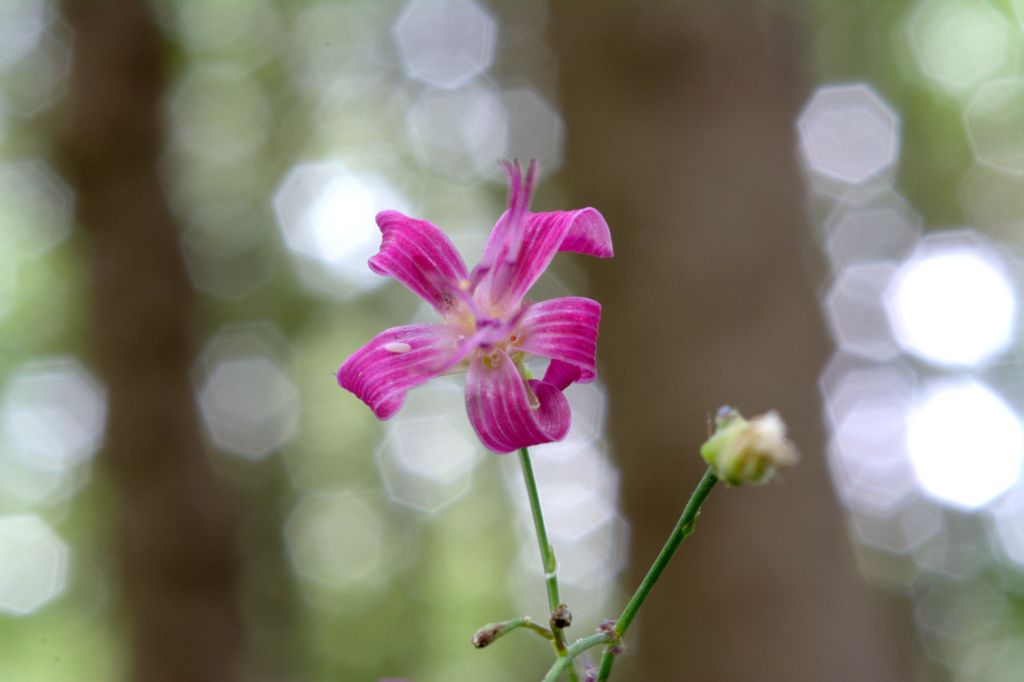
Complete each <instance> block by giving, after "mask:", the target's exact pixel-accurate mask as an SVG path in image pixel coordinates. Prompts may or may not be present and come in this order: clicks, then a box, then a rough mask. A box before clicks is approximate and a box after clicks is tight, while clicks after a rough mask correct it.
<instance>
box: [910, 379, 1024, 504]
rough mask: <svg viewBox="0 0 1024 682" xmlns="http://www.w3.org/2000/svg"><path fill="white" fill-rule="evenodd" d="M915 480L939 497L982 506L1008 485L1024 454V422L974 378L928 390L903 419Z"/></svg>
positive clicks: (1014, 478) (940, 499)
mask: <svg viewBox="0 0 1024 682" xmlns="http://www.w3.org/2000/svg"><path fill="white" fill-rule="evenodd" d="M907 451H908V453H909V455H910V461H911V463H912V464H913V466H914V473H915V475H916V477H917V481H918V483H919V484H920V485H921V487H922V488H923V489H924V491H925V492H926V493H927V494H928V495H930V496H932V497H934V498H936V499H937V500H939V501H940V502H943V503H946V504H949V505H952V506H954V507H959V508H962V509H976V508H978V507H982V506H984V505H986V504H988V503H989V502H991V501H992V500H993V499H995V498H996V497H998V496H999V495H1000V494H1002V493H1003V492H1005V491H1006V490H1007V489H1009V488H1010V487H1011V486H1012V485H1013V484H1014V482H1015V481H1016V480H1017V477H1018V475H1019V474H1020V469H1021V462H1022V458H1024V428H1022V426H1021V423H1020V420H1019V418H1018V417H1017V415H1016V414H1014V413H1013V411H1012V410H1010V408H1009V407H1008V406H1007V405H1006V403H1005V402H1003V400H1002V399H1001V398H999V397H998V396H997V395H996V394H994V393H993V392H992V391H991V390H989V389H988V388H987V387H986V386H984V385H982V384H980V383H977V382H975V381H971V380H968V381H962V382H957V383H950V384H944V385H941V386H938V387H935V388H934V389H933V390H932V391H930V392H928V393H927V394H926V396H925V397H924V398H923V399H922V400H921V402H920V403H919V404H918V405H917V406H916V407H915V408H914V409H913V410H911V412H910V414H909V417H908V420H907Z"/></svg>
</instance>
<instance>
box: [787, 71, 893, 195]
mask: <svg viewBox="0 0 1024 682" xmlns="http://www.w3.org/2000/svg"><path fill="white" fill-rule="evenodd" d="M797 129H798V132H799V145H800V151H801V153H802V156H803V160H804V163H805V164H806V165H807V168H808V169H809V170H810V171H811V173H812V174H814V175H816V176H822V177H824V178H826V179H828V180H832V181H837V182H839V183H843V184H845V185H853V186H855V185H863V184H865V183H867V182H868V181H871V180H874V179H876V178H878V177H879V176H881V175H882V174H883V173H884V172H885V171H887V170H888V169H890V168H892V166H893V164H894V163H895V162H896V159H897V157H898V156H899V139H900V138H899V117H898V116H897V115H896V113H895V112H894V111H893V110H892V108H891V107H890V106H889V105H888V104H886V103H885V102H884V101H883V100H882V98H881V97H880V96H879V95H878V94H877V93H876V92H875V91H874V89H872V88H871V87H870V86H868V85H866V84H863V83H853V84H846V85H829V86H823V87H820V88H818V89H817V90H816V91H815V93H814V95H813V96H812V97H811V99H810V101H809V102H808V103H807V105H806V106H805V107H804V110H803V112H802V113H801V114H800V117H799V119H798V120H797Z"/></svg>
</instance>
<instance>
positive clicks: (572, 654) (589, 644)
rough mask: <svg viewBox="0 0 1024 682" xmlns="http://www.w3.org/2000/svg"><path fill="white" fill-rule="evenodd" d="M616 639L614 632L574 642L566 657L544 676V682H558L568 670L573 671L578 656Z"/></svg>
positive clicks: (556, 662) (559, 660)
mask: <svg viewBox="0 0 1024 682" xmlns="http://www.w3.org/2000/svg"><path fill="white" fill-rule="evenodd" d="M615 639H616V637H615V633H614V632H599V633H597V634H596V635H590V636H589V637H584V638H583V639H578V640H576V641H575V642H573V644H572V646H570V647H569V648H568V649H567V650H566V655H565V656H564V657H562V658H559V659H558V660H557V661H555V663H554V664H553V665H552V666H551V668H550V669H549V670H548V674H547V675H545V676H544V680H543V682H556V680H557V679H558V678H559V677H561V676H562V673H564V672H566V670H570V671H571V670H572V669H573V668H572V662H573V660H574V659H575V658H576V657H577V656H579V655H580V654H582V653H583V652H584V651H586V650H587V649H593V648H594V647H596V646H601V645H602V644H607V643H608V642H611V641H613V640H615Z"/></svg>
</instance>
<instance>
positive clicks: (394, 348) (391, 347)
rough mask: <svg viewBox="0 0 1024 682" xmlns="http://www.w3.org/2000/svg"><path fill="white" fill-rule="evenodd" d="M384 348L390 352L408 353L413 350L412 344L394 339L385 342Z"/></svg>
mask: <svg viewBox="0 0 1024 682" xmlns="http://www.w3.org/2000/svg"><path fill="white" fill-rule="evenodd" d="M384 350H386V351H387V352H389V353H408V352H409V351H411V350H412V346H410V345H409V344H407V343H405V342H404V341H392V342H391V343H385V344H384Z"/></svg>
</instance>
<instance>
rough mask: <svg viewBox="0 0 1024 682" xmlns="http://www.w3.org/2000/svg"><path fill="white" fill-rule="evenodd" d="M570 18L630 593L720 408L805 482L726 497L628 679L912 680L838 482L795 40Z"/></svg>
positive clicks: (788, 32) (757, 18)
mask: <svg viewBox="0 0 1024 682" xmlns="http://www.w3.org/2000/svg"><path fill="white" fill-rule="evenodd" d="M553 13H554V17H553V25H552V27H551V39H552V43H553V45H554V48H555V50H556V52H557V54H558V58H559V62H560V74H559V82H560V84H561V88H562V92H561V95H562V108H563V111H564V113H565V116H566V119H567V131H568V149H567V170H568V178H569V180H570V181H571V183H572V185H573V189H574V190H576V191H577V194H578V198H579V199H580V200H581V201H582V202H584V203H587V204H592V205H594V206H597V207H598V208H600V209H601V210H602V211H603V212H604V214H605V216H606V217H607V218H608V222H609V223H610V225H611V227H612V234H613V237H614V240H615V251H616V254H615V255H616V257H615V259H614V260H612V261H610V262H602V263H596V264H593V265H590V264H588V267H590V268H591V274H592V282H593V285H594V286H593V288H594V293H595V294H596V297H597V298H599V299H600V300H601V302H602V303H603V304H604V314H603V319H602V324H601V342H600V353H599V355H600V358H601V362H602V367H603V376H604V377H605V379H606V381H607V382H608V385H609V388H610V407H611V410H610V414H611V423H610V428H611V432H612V437H613V439H614V441H615V444H616V451H617V452H618V455H619V457H618V458H619V464H620V466H621V467H622V476H623V488H624V490H623V493H624V505H625V513H626V515H627V518H629V519H630V520H631V522H632V523H633V530H634V532H633V548H632V555H631V563H630V570H629V572H628V575H627V576H626V580H627V587H628V588H629V589H632V588H633V586H635V585H636V584H637V583H638V581H639V579H640V577H641V576H642V575H643V573H644V572H645V571H646V569H647V567H648V565H649V564H650V561H651V560H652V559H653V558H654V556H655V555H656V554H657V551H658V549H659V548H660V546H661V544H662V542H663V541H664V539H665V537H666V536H667V534H668V531H669V530H670V528H671V526H672V524H673V523H674V522H675V520H676V518H677V517H678V515H679V512H680V511H681V509H682V506H683V503H684V501H685V500H686V498H687V497H688V495H689V493H690V491H691V489H692V488H693V486H694V485H695V484H696V482H697V480H698V479H699V477H700V475H701V471H702V470H703V468H704V467H703V463H702V461H701V460H700V458H699V456H698V454H697V446H698V445H699V443H700V442H701V441H702V440H703V439H704V437H705V433H706V429H707V424H708V419H709V415H711V414H713V413H714V410H715V409H716V408H717V407H718V406H719V405H721V404H723V403H728V404H732V405H734V406H736V407H738V408H740V409H741V411H743V412H744V413H747V414H748V415H752V414H756V413H760V412H763V411H765V410H767V409H771V408H777V409H779V410H780V411H781V413H782V414H783V416H784V417H785V419H786V420H787V421H788V423H789V424H790V426H791V429H792V436H793V438H794V440H795V441H796V442H797V443H798V445H799V446H800V448H801V450H802V452H803V460H804V461H803V462H802V463H801V464H800V466H799V467H797V468H796V469H795V470H793V471H792V472H789V473H787V474H786V476H785V480H784V481H783V482H782V483H780V484H775V485H769V486H766V487H763V488H757V489H749V490H748V489H738V490H736V489H727V488H724V487H721V488H720V489H718V490H715V491H714V492H713V493H712V495H711V498H710V500H709V502H708V504H707V505H706V506H705V509H704V512H705V513H704V516H703V517H702V518H701V521H700V522H699V523H698V532H697V533H696V534H695V535H694V536H693V537H691V538H690V540H689V541H688V542H687V543H686V545H685V546H684V547H683V549H682V551H681V552H680V554H679V556H678V558H677V560H676V562H675V563H674V564H673V565H672V566H671V567H670V568H669V570H668V571H667V572H666V574H665V576H664V578H663V579H662V582H661V583H659V585H658V587H657V588H656V589H655V591H654V593H653V595H652V598H651V600H650V601H648V603H647V605H646V606H645V607H644V610H643V611H642V612H641V616H640V618H641V621H640V622H639V626H640V627H638V628H637V631H636V632H633V633H631V636H629V637H627V645H628V648H627V652H628V655H626V656H624V657H623V658H624V660H622V661H620V662H619V666H618V668H621V670H618V671H617V672H618V674H617V675H615V677H616V678H617V677H622V678H623V679H635V680H665V681H668V680H681V679H688V680H701V681H702V682H716V681H722V682H726V681H728V682H740V681H750V682H753V681H755V680H757V681H760V680H764V681H769V680H770V681H776V680H777V681H785V682H801V681H806V682H824V681H828V682H844V681H850V682H854V681H856V682H861V681H862V680H878V681H882V680H893V681H901V682H904V681H907V680H911V679H914V676H915V673H914V666H915V651H916V645H915V639H914V634H913V629H912V624H911V621H910V618H909V609H907V608H906V607H905V605H903V604H902V603H900V602H899V601H898V600H895V599H893V598H891V597H887V596H885V595H881V594H879V593H878V592H877V591H875V590H873V589H871V588H869V587H867V586H866V585H865V584H864V583H863V582H862V580H861V579H860V578H859V576H858V574H857V571H856V569H855V563H854V560H853V557H852V555H851V552H850V550H849V546H848V540H847V533H846V530H845V528H844V525H843V523H842V517H841V513H840V510H839V508H838V506H837V503H836V501H835V499H834V497H833V494H832V489H831V486H830V482H829V478H828V474H827V470H826V465H825V460H824V436H823V432H822V424H821V413H822V410H821V407H820V405H819V398H818V393H817V386H816V378H817V373H818V371H819V370H820V368H821V366H822V365H823V363H824V362H825V360H826V359H827V356H828V352H829V344H828V341H827V339H826V336H825V333H824V328H823V324H822V322H821V320H820V319H819V314H818V307H817V301H816V299H815V295H814V292H813V290H812V284H811V282H810V281H809V279H810V278H809V276H808V274H807V272H806V267H805V265H806V263H805V260H806V258H807V256H808V254H806V253H803V252H804V251H805V250H807V249H813V248H814V247H813V246H811V244H812V242H811V240H810V239H809V238H808V236H809V232H808V228H807V226H806V225H805V224H804V219H803V216H802V210H801V202H802V194H803V190H802V188H801V183H800V178H799V174H798V171H797V164H796V161H795V158H794V148H795V141H794V119H795V117H796V114H797V113H798V111H799V108H800V106H801V105H802V102H803V100H804V98H805V97H806V95H807V92H806V90H805V86H804V74H803V73H802V70H801V69H802V67H801V57H802V55H801V54H799V49H798V48H799V46H800V43H801V39H802V36H801V35H800V32H799V30H798V27H797V26H796V25H794V24H793V23H792V21H791V17H787V16H785V15H784V14H783V13H781V12H779V11H778V10H775V11H771V12H768V11H765V10H764V8H762V7H761V6H760V5H758V4H757V3H754V2H721V1H717V0H716V1H711V0H698V1H692V2H680V3H673V2H652V3H644V4H642V5H637V4H635V3H633V4H624V3H615V2H603V3H573V2H555V3H554V6H553ZM812 257H813V255H812ZM570 606H571V605H570ZM609 615H611V614H609Z"/></svg>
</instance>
